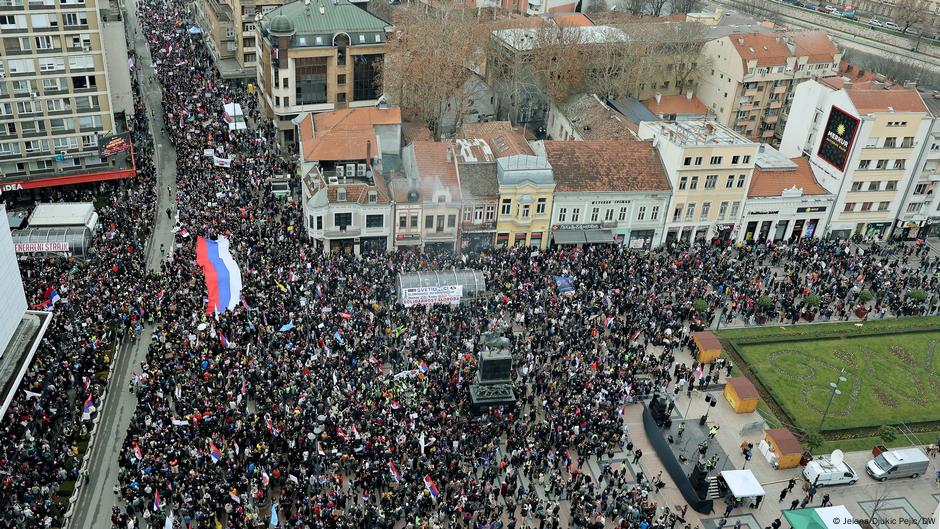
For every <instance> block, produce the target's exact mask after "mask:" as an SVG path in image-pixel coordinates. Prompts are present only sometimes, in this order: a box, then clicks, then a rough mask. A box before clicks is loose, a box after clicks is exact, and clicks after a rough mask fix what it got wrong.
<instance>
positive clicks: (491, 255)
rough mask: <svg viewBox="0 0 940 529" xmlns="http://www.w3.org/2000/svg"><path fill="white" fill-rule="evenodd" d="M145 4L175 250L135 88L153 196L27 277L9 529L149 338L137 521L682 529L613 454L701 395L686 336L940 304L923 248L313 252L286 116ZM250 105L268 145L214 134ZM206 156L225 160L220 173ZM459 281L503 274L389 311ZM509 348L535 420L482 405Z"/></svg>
mask: <svg viewBox="0 0 940 529" xmlns="http://www.w3.org/2000/svg"><path fill="white" fill-rule="evenodd" d="M138 12H139V14H143V13H146V16H145V17H141V20H142V24H141V27H140V30H141V31H143V33H144V36H145V37H146V39H147V41H148V43H149V45H150V49H151V53H152V56H153V60H154V69H155V72H156V76H157V80H158V82H159V84H160V87H161V88H162V98H163V108H164V109H165V112H166V115H165V121H164V123H163V125H162V126H163V127H165V130H166V131H167V133H168V134H169V136H170V138H171V139H172V142H173V144H174V147H175V149H176V152H177V159H178V166H179V171H178V175H177V181H176V188H175V192H176V198H177V203H178V204H179V206H178V213H177V221H176V224H177V225H176V227H175V228H174V232H175V240H176V244H175V245H174V248H171V252H169V253H168V254H167V258H166V260H165V261H164V262H163V263H162V266H161V270H160V273H159V274H150V273H148V272H147V271H146V268H145V263H144V258H143V255H144V253H145V252H144V249H145V244H146V240H147V239H148V237H149V230H148V226H152V225H153V218H154V215H157V214H162V212H156V211H155V204H156V195H157V193H158V192H164V191H163V189H162V188H161V189H157V188H156V181H155V174H154V168H153V167H154V166H153V161H152V156H153V148H152V147H153V146H152V144H151V142H150V141H149V139H148V135H147V133H146V123H145V118H146V115H147V112H146V110H145V109H144V107H143V104H142V102H141V101H142V100H141V98H140V97H139V87H138V86H137V82H136V80H135V87H134V88H135V93H136V94H138V97H137V112H136V117H135V119H134V121H133V122H132V124H131V128H132V129H133V130H134V132H135V134H134V142H135V145H136V149H137V160H138V164H139V174H138V176H137V178H136V179H134V180H131V181H128V182H125V183H121V184H102V185H99V186H92V187H86V188H75V189H71V190H61V189H60V190H55V191H53V192H50V193H49V196H48V197H47V198H48V199H50V200H59V199H65V198H69V199H75V198H89V197H91V196H94V197H97V198H98V199H99V202H100V201H103V203H104V206H103V207H102V208H101V210H100V214H101V218H102V219H103V223H104V225H105V226H106V228H105V229H104V230H103V231H102V232H101V233H100V234H99V236H98V237H97V238H96V240H95V243H94V245H95V246H94V248H95V253H94V255H93V256H92V257H91V258H90V259H88V260H86V261H78V260H65V259H47V260H31V261H22V262H21V266H22V272H23V275H24V280H25V281H26V284H27V285H28V292H29V295H30V299H31V300H33V301H35V302H41V300H42V293H43V292H44V291H45V290H46V289H47V288H48V287H50V286H54V287H55V288H57V289H58V291H59V293H60V294H61V295H62V298H63V299H62V300H61V301H60V302H59V303H58V304H57V305H56V307H55V318H54V325H53V327H52V329H50V331H49V332H48V333H47V337H46V339H45V340H44V342H43V344H42V348H41V349H40V351H39V353H38V355H37V358H36V361H35V364H34V366H33V368H32V369H31V370H30V373H29V375H28V376H27V378H26V379H25V380H24V384H23V386H22V388H21V389H20V393H19V394H18V395H17V397H16V399H15V400H14V404H13V406H12V407H11V408H10V410H9V411H8V416H7V417H6V418H5V420H4V421H3V423H2V426H0V428H2V430H0V433H2V436H3V440H2V442H0V479H2V481H0V507H4V508H0V526H3V527H17V528H27V527H28V528H32V527H36V528H39V527H49V526H50V525H51V524H52V523H53V522H54V521H56V520H57V519H58V518H59V517H61V515H62V513H61V512H60V508H59V507H58V504H57V503H56V502H55V501H54V500H55V497H56V495H57V493H58V492H59V487H60V486H61V484H62V483H64V482H67V481H69V480H74V479H76V478H77V473H78V472H79V468H80V461H79V460H78V459H77V457H78V454H79V453H80V449H79V446H80V445H81V443H82V440H83V439H87V429H88V428H89V422H88V421H87V420H83V417H82V411H83V410H82V408H83V404H84V403H85V401H86V399H87V397H88V395H91V397H92V399H93V400H94V399H96V398H97V397H98V396H99V395H100V394H101V392H102V390H103V389H104V387H103V386H104V383H105V381H106V377H105V374H106V373H107V368H108V364H109V362H110V351H112V350H113V346H114V344H115V341H116V338H117V337H118V336H120V335H122V334H124V333H125V332H126V330H128V329H130V330H131V331H132V332H135V331H140V330H141V329H146V331H147V332H152V333H153V336H154V340H153V341H152V345H151V347H150V349H149V351H148V354H147V359H146V363H145V365H143V366H142V368H141V370H140V372H139V373H136V374H135V376H134V379H133V381H132V382H131V383H132V385H133V388H134V391H135V393H136V395H137V409H136V411H135V414H134V417H133V420H132V422H131V425H130V427H129V430H128V432H127V436H126V439H125V441H124V449H123V450H122V451H121V456H120V467H121V470H120V477H119V481H120V482H119V483H118V484H117V485H118V486H117V487H116V492H117V493H118V494H119V497H120V499H121V503H122V505H123V508H122V509H119V510H116V511H115V513H114V517H113V518H112V521H113V522H114V524H115V526H117V527H120V528H131V527H137V526H140V525H141V524H149V526H152V527H164V526H165V524H166V519H167V518H168V517H170V516H172V520H171V521H170V525H171V526H173V527H194V528H212V529H215V528H217V527H224V528H247V527H256V526H265V525H266V524H268V523H269V522H270V521H271V520H272V517H274V516H275V513H273V512H272V511H274V510H276V517H277V519H278V520H279V522H280V525H282V526H284V527H296V528H304V529H306V528H321V527H375V528H391V527H393V526H395V527H402V526H404V527H408V528H418V527H474V528H491V529H496V528H500V527H509V528H513V527H539V528H542V527H560V526H566V527H575V528H602V527H630V528H644V529H645V528H646V527H649V526H651V525H652V526H654V527H659V528H663V527H670V529H674V528H675V526H676V523H677V520H679V514H680V513H677V512H675V511H674V510H673V511H670V510H669V509H668V508H666V506H663V505H657V502H656V501H655V490H656V489H657V487H656V485H658V479H657V478H653V479H645V478H644V476H642V475H637V473H638V469H639V467H637V466H634V467H633V469H632V472H628V469H627V468H626V467H624V466H623V465H619V464H612V457H613V455H614V454H615V453H620V452H622V451H627V452H632V448H633V447H632V443H631V442H630V439H629V435H628V434H627V429H626V427H625V425H624V422H623V418H622V416H623V409H624V406H626V405H628V404H629V403H631V402H632V401H633V400H634V399H636V398H637V397H638V396H643V395H648V394H649V393H651V392H652V391H653V390H655V389H665V390H668V391H672V390H673V389H674V388H678V387H681V386H682V385H684V384H686V383H688V384H689V385H691V383H692V382H693V380H694V379H693V377H694V374H693V366H692V365H684V364H683V365H677V363H676V358H677V357H676V353H677V352H679V351H680V350H681V349H683V348H688V347H690V345H691V344H690V338H689V331H690V329H694V328H700V327H702V326H704V325H709V324H711V323H712V322H713V321H714V320H715V318H719V319H720V320H721V321H722V322H723V323H724V324H762V323H765V322H768V321H772V322H777V321H780V322H782V321H797V320H799V319H801V318H804V319H810V318H822V319H830V318H831V319H842V318H850V317H857V316H856V315H855V312H856V309H858V308H859V307H861V306H864V307H865V309H866V310H865V311H864V312H867V314H866V317H884V316H900V315H910V314H935V313H937V311H938V309H940V299H938V297H937V296H936V294H935V293H936V292H938V290H940V289H938V284H937V283H938V275H937V272H938V270H940V261H938V259H937V258H936V257H931V256H929V255H928V247H927V246H926V245H924V246H915V245H893V244H892V245H880V246H879V245H854V244H850V243H848V242H846V241H826V240H817V239H814V240H801V241H798V242H796V243H792V244H784V245H775V244H758V245H747V246H742V247H720V246H712V245H702V246H695V247H687V246H682V247H677V246H672V245H670V246H667V247H663V248H659V249H655V250H652V251H638V250H629V249H626V248H623V247H614V246H603V245H602V246H595V247H589V248H583V249H582V248H572V247H563V248H553V249H550V250H548V251H545V252H541V253H535V254H533V253H532V252H531V250H530V249H528V248H509V249H506V248H494V249H490V250H486V251H484V252H481V253H478V254H472V255H463V256H457V257H451V256H441V255H436V256H431V255H423V254H420V253H413V252H406V253H388V254H370V255H362V256H353V255H346V254H333V255H324V254H321V253H319V252H317V251H316V250H314V249H313V247H312V245H310V244H309V241H307V240H306V239H305V238H304V235H303V233H304V230H303V229H302V213H301V211H300V208H299V206H298V205H297V204H296V203H295V202H293V201H290V200H284V199H283V198H278V197H275V196H274V195H273V194H272V193H271V192H270V188H269V186H268V183H267V178H268V177H270V176H272V175H275V174H282V173H288V174H290V173H291V172H292V167H291V166H290V163H289V162H288V161H284V160H281V159H280V158H279V157H278V156H277V150H276V148H275V146H274V130H273V128H272V126H271V124H270V123H269V122H267V121H266V120H265V119H264V118H263V116H262V115H261V113H260V112H259V111H258V107H257V104H256V101H255V99H254V98H253V96H252V95H251V94H248V93H247V92H246V91H245V90H244V89H242V88H239V87H237V86H235V85H230V84H229V83H227V82H225V81H223V80H222V79H221V78H220V76H219V75H218V72H217V71H215V70H214V69H213V67H212V62H211V58H210V56H209V54H208V52H207V50H206V48H205V46H204V45H203V43H202V42H200V41H199V39H198V38H196V37H194V36H193V35H191V34H190V33H189V32H188V31H186V28H187V26H186V21H187V19H188V14H187V12H186V8H185V7H184V3H183V2H180V1H178V0H143V1H141V2H140V3H139V5H138ZM232 101H237V102H239V103H240V104H241V105H242V107H243V108H244V109H245V112H246V115H248V116H249V118H250V122H251V123H252V125H253V127H252V129H251V130H249V131H235V132H233V131H229V130H228V126H227V125H226V123H225V122H224V121H223V120H221V119H220V115H221V111H222V110H221V109H222V108H223V105H224V104H225V103H227V102H232ZM157 117H158V118H159V116H157ZM206 149H213V150H214V152H216V153H225V155H226V156H232V157H233V158H234V162H233V164H232V166H231V167H230V168H224V167H215V166H214V164H213V162H212V158H211V157H207V156H205V155H204V151H205V150H206ZM220 235H224V236H226V237H228V238H229V239H230V240H231V242H232V253H233V255H234V256H235V258H236V260H237V261H238V263H239V265H240V268H241V272H242V276H243V278H244V288H243V292H242V294H243V295H242V300H241V302H240V304H239V306H238V307H237V308H236V309H235V310H234V311H229V312H225V313H223V314H221V315H207V314H206V310H205V307H206V291H205V285H204V283H203V281H202V271H201V270H200V269H199V267H198V265H197V264H196V262H195V238H196V237H197V236H204V237H208V238H214V237H216V236H220ZM452 267H458V268H471V269H477V270H481V271H483V273H484V274H485V277H486V281H487V285H488V290H489V293H488V295H486V296H484V297H482V298H481V299H478V300H475V301H473V302H470V303H464V304H460V305H455V306H450V305H447V306H434V307H429V308H411V309H406V308H404V307H403V306H401V305H400V304H398V303H397V298H396V293H395V291H394V284H395V276H396V274H398V273H399V272H409V271H414V270H427V269H448V268H452ZM555 275H566V276H569V277H571V278H573V281H574V285H575V287H576V288H575V291H574V292H572V293H567V294H559V293H558V290H557V288H556V284H555V281H554V280H553V276H555ZM917 290H922V291H924V292H926V293H928V295H927V296H926V297H923V298H921V297H919V296H912V295H911V293H912V292H914V291H917ZM865 291H867V292H869V293H870V294H871V298H872V299H871V300H870V301H869V300H867V299H866V295H864V294H863V292H865ZM698 300H701V301H698ZM498 329H502V330H505V333H506V335H507V336H508V337H510V342H509V345H508V347H509V349H510V350H511V352H512V355H513V366H514V369H513V384H514V387H515V390H516V395H517V398H518V405H517V406H516V407H515V408H514V409H497V410H493V411H491V412H489V413H487V414H485V415H484V416H482V417H478V416H475V415H474V414H473V413H471V407H470V402H469V394H468V386H469V384H471V383H472V382H473V379H474V377H475V374H476V368H477V366H476V353H477V352H478V350H479V348H480V336H481V334H482V333H484V332H487V331H493V330H498ZM729 369H730V367H729ZM719 371H720V370H719ZM718 375H719V373H717V372H716V373H714V376H715V377H716V379H717V376H718ZM112 383H127V381H117V382H112ZM676 391H678V390H676ZM85 419H87V417H86V418H85ZM639 459H640V454H636V455H635V460H636V461H639ZM591 466H593V467H596V469H597V471H591V470H590V467H591ZM432 483H433V485H432ZM679 523H684V522H683V521H681V520H680V521H679Z"/></svg>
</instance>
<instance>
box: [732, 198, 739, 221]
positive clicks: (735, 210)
mask: <svg viewBox="0 0 940 529" xmlns="http://www.w3.org/2000/svg"><path fill="white" fill-rule="evenodd" d="M739 207H741V203H740V202H732V203H731V219H736V218H738V208H739Z"/></svg>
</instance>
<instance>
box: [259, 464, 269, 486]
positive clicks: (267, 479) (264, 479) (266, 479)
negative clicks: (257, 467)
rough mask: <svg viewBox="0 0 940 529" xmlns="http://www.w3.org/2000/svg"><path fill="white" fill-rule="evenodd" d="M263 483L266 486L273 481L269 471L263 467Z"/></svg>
mask: <svg viewBox="0 0 940 529" xmlns="http://www.w3.org/2000/svg"><path fill="white" fill-rule="evenodd" d="M261 483H263V484H264V486H265V487H267V486H268V484H269V483H271V477H270V476H268V473H267V471H265V470H264V469H263V468H262V469H261Z"/></svg>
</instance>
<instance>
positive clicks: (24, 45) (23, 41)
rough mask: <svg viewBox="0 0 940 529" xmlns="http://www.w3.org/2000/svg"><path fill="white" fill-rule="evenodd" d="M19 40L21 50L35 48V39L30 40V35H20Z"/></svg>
mask: <svg viewBox="0 0 940 529" xmlns="http://www.w3.org/2000/svg"><path fill="white" fill-rule="evenodd" d="M17 40H19V43H20V50H21V51H29V50H31V49H33V41H31V40H29V37H20V38H19V39H17Z"/></svg>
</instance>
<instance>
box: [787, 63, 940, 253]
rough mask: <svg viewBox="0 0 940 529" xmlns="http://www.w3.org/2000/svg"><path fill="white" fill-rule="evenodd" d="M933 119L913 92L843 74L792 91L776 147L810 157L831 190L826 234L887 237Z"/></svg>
mask: <svg viewBox="0 0 940 529" xmlns="http://www.w3.org/2000/svg"><path fill="white" fill-rule="evenodd" d="M931 124H932V118H931V115H930V113H929V111H928V109H927V107H926V105H925V104H924V101H923V99H921V96H920V94H919V93H918V92H917V90H914V89H911V88H905V87H901V86H896V85H891V84H890V83H885V82H882V81H878V80H860V79H855V80H854V81H853V80H850V79H849V78H847V77H831V78H827V79H822V80H820V81H806V82H804V83H802V84H800V85H799V86H798V87H797V88H796V92H795V96H794V98H793V107H792V110H791V112H790V116H789V120H788V121H787V125H786V129H785V130H784V133H783V141H782V143H781V147H780V149H781V152H783V153H784V154H785V155H786V156H798V155H800V154H803V153H805V154H806V155H808V156H809V160H810V164H811V166H812V168H813V172H814V174H815V176H816V179H817V180H818V181H819V182H820V184H822V185H823V187H825V188H826V189H828V190H830V191H831V192H833V193H834V194H835V203H834V205H833V207H832V208H831V210H830V216H829V222H828V228H829V235H831V236H833V237H838V238H848V237H851V236H859V237H865V238H871V239H875V240H884V239H886V238H887V237H889V236H890V235H891V232H892V228H893V226H894V222H895V219H896V218H898V213H899V210H900V208H901V205H902V203H903V202H904V200H905V194H906V192H907V190H908V188H909V184H910V183H911V180H912V178H914V173H915V170H916V169H917V167H918V163H917V162H918V160H919V154H920V152H921V150H922V149H923V148H924V144H925V142H926V141H927V139H928V137H929V135H930V129H931ZM928 180H929V177H928ZM914 189H915V190H916V189H917V188H916V186H915V188H914Z"/></svg>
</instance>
